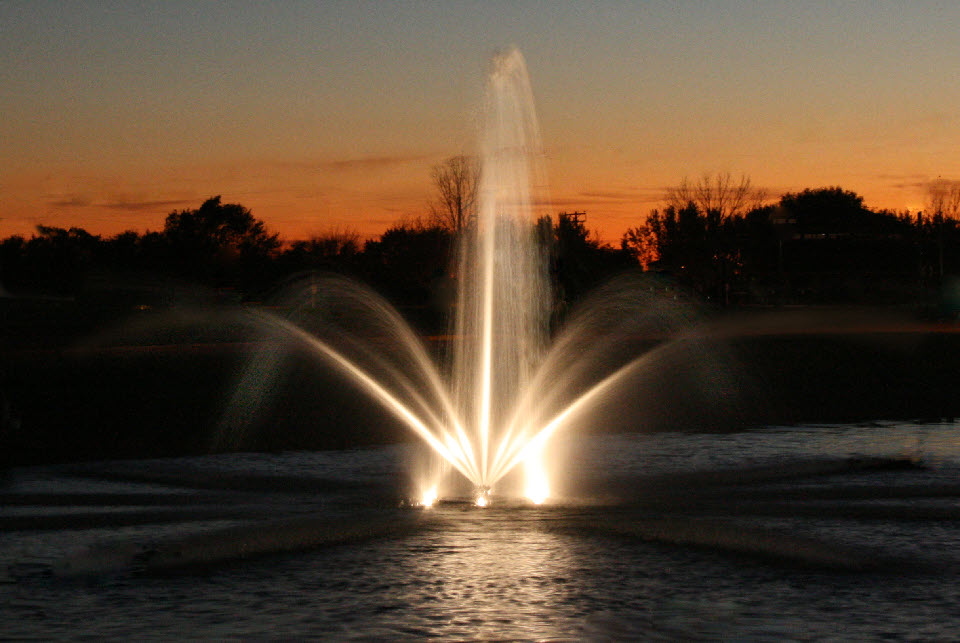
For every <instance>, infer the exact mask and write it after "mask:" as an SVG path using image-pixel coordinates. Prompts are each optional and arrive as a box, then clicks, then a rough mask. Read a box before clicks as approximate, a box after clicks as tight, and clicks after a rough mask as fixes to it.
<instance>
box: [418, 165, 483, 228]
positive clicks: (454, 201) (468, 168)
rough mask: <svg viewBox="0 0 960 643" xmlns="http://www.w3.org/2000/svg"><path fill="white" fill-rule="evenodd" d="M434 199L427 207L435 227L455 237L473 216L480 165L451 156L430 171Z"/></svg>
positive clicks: (468, 223)
mask: <svg viewBox="0 0 960 643" xmlns="http://www.w3.org/2000/svg"><path fill="white" fill-rule="evenodd" d="M431 177H432V178H433V183H434V185H435V186H436V188H437V196H436V198H435V199H434V201H433V202H432V203H431V204H430V214H431V218H432V220H433V223H434V224H435V225H438V226H440V227H443V228H446V229H448V230H450V231H451V232H453V233H455V234H459V233H460V232H462V231H463V229H464V228H466V227H467V226H468V225H470V222H471V221H472V220H473V218H474V216H475V215H476V202H477V187H478V184H479V180H480V166H479V164H478V162H477V159H476V158H474V157H472V156H463V155H461V156H452V157H450V158H448V159H447V160H445V161H444V162H442V163H438V164H437V165H435V166H434V167H433V171H432V172H431Z"/></svg>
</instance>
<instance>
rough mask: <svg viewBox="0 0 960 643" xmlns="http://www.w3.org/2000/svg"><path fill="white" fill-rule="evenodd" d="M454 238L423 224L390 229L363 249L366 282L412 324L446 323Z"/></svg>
mask: <svg viewBox="0 0 960 643" xmlns="http://www.w3.org/2000/svg"><path fill="white" fill-rule="evenodd" d="M453 240H454V237H453V234H452V233H451V231H450V230H449V229H447V228H445V227H441V226H438V225H425V224H423V223H422V222H419V221H417V222H413V223H406V224H399V225H395V226H393V227H391V228H390V229H388V230H387V231H386V232H384V233H383V235H381V237H380V238H379V239H375V240H371V241H367V242H366V244H364V249H363V258H362V262H363V267H364V273H365V276H366V280H367V281H368V282H370V283H371V284H372V285H373V286H374V287H376V288H377V289H378V290H379V291H380V292H382V293H383V294H384V295H386V296H387V297H388V298H389V299H391V300H393V301H394V303H396V304H397V305H399V306H403V307H405V308H406V309H407V312H408V314H409V315H410V316H412V317H415V318H416V319H415V320H414V321H417V322H420V323H421V324H423V325H426V326H429V327H432V328H436V327H437V325H438V324H443V323H445V322H446V312H447V311H446V310H445V308H446V306H447V305H449V303H450V301H449V298H448V297H447V291H448V290H449V289H450V288H452V283H451V281H450V266H451V258H452V257H451V251H452V248H453Z"/></svg>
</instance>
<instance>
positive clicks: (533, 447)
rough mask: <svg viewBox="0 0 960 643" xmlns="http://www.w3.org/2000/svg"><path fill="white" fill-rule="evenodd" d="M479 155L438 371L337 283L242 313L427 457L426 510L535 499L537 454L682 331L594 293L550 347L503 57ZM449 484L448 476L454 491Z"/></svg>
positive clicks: (391, 320)
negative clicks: (320, 366) (274, 309)
mask: <svg viewBox="0 0 960 643" xmlns="http://www.w3.org/2000/svg"><path fill="white" fill-rule="evenodd" d="M480 157H481V177H480V183H479V195H478V203H479V206H478V212H477V216H476V220H475V221H473V222H472V223H471V225H469V226H468V228H467V230H466V232H465V233H464V234H463V235H462V238H461V239H460V254H459V262H458V265H457V266H456V274H457V282H458V295H457V300H456V308H455V311H456V312H455V318H454V320H453V324H452V325H453V329H452V331H453V332H452V335H453V338H454V339H453V341H452V346H451V350H450V355H449V356H448V359H447V361H446V364H447V367H446V368H444V369H441V368H439V367H438V366H437V362H436V360H435V359H434V358H433V357H431V355H430V354H429V351H428V350H427V349H426V347H425V346H424V344H423V342H422V340H421V339H420V338H419V337H418V335H417V334H416V333H415V332H414V331H413V330H412V329H411V328H410V326H409V325H408V324H407V323H406V322H405V320H404V319H403V318H402V317H401V316H400V314H399V313H398V312H397V311H396V310H395V309H394V308H393V307H392V306H390V304H388V303H387V302H386V301H385V300H384V299H383V298H382V297H380V296H379V295H377V294H376V293H374V292H372V291H371V290H369V289H368V288H366V287H364V286H362V285H360V284H358V283H356V282H353V281H351V280H348V279H346V278H343V277H337V276H328V277H322V278H315V279H313V280H311V281H309V282H306V283H302V284H300V285H299V286H298V288H297V289H296V290H295V292H294V294H293V295H292V296H291V297H290V298H289V301H290V302H292V303H291V306H290V307H289V309H288V311H287V313H286V314H285V315H276V314H273V313H269V312H265V311H259V312H254V313H251V314H253V315H254V316H255V317H256V322H257V325H258V326H259V327H261V328H266V329H268V330H269V331H270V332H271V333H274V334H276V335H277V336H278V338H279V339H280V341H278V342H276V346H279V347H282V346H283V345H286V344H289V343H290V341H291V340H293V341H295V342H296V343H298V344H299V345H301V346H305V347H307V348H308V349H309V350H310V351H311V352H312V353H313V354H315V355H316V356H318V357H320V358H322V359H323V360H324V361H326V362H328V363H329V364H331V365H333V366H334V367H336V369H337V370H338V371H340V372H341V373H342V374H345V375H346V376H347V377H348V379H349V380H350V381H352V382H353V383H354V384H356V385H358V386H359V387H360V388H362V389H363V390H364V391H365V392H366V393H367V394H369V395H370V396H372V398H373V399H375V400H377V401H378V402H379V403H380V404H381V405H382V406H383V407H384V408H385V409H387V410H389V411H390V412H391V413H392V414H394V415H395V416H396V417H397V418H399V419H400V420H401V421H402V422H403V423H404V424H405V425H406V426H407V427H408V428H409V429H411V430H412V431H413V432H414V433H415V434H416V435H418V436H419V437H420V438H421V439H422V441H423V443H425V444H426V445H428V446H429V448H430V451H431V453H432V454H433V456H435V458H439V466H438V463H436V462H434V463H433V466H431V467H425V471H424V472H423V473H422V474H420V475H419V476H418V477H419V479H420V481H419V483H418V484H419V485H420V491H419V493H420V494H421V495H422V499H421V502H422V504H424V505H430V504H432V503H434V502H435V501H437V499H438V498H440V499H442V498H444V497H450V496H451V495H453V496H458V497H462V496H464V495H465V494H466V493H469V494H470V495H469V498H470V500H471V501H472V502H475V504H477V505H479V506H485V505H487V504H488V503H489V502H491V501H492V500H493V499H494V498H500V497H505V496H509V497H518V496H519V497H525V498H527V499H529V500H530V501H532V502H534V503H536V504H540V503H542V502H544V501H546V500H547V499H548V498H549V497H550V494H551V491H550V482H549V476H550V471H549V468H548V466H547V459H546V458H545V456H544V449H545V447H546V445H547V442H548V440H549V439H550V438H551V437H552V436H553V435H554V434H555V433H557V432H558V431H559V430H561V429H563V428H564V427H566V426H568V425H569V424H571V423H572V422H573V421H575V420H576V419H577V418H580V417H582V414H583V413H584V412H585V411H587V410H588V409H590V408H592V407H595V406H596V404H597V403H598V402H600V401H601V400H603V399H604V397H605V396H606V395H607V394H608V393H609V392H610V390H611V389H612V388H613V387H614V385H616V384H618V383H620V382H622V381H625V380H626V379H627V378H628V376H629V375H630V374H631V373H634V372H636V371H637V370H639V369H640V367H642V366H643V365H644V364H646V363H648V362H650V361H651V360H655V358H656V351H654V352H650V351H646V352H642V354H641V356H640V357H636V355H637V354H638V353H641V352H640V351H635V350H633V349H635V348H636V347H637V341H636V338H637V335H638V333H637V331H638V330H639V329H645V330H647V331H649V330H651V329H652V330H654V331H655V332H656V333H661V336H662V333H663V332H664V331H666V329H667V328H668V327H669V328H673V327H675V326H676V324H675V322H676V321H677V320H678V319H681V318H684V314H680V315H679V316H678V315H677V314H676V313H677V312H678V311H681V310H683V309H682V307H680V306H677V305H671V306H670V307H669V309H664V308H663V307H662V306H659V307H656V308H654V307H650V306H649V304H650V302H651V300H652V299H653V298H658V299H659V297H657V296H656V295H650V296H646V295H645V294H644V293H645V292H646V291H645V290H643V289H642V288H638V287H636V284H629V285H628V286H627V287H624V286H622V285H621V286H618V287H615V288H608V289H605V290H603V289H602V290H601V291H600V292H599V293H597V294H596V295H595V296H594V297H593V299H592V303H591V304H588V305H587V306H585V307H583V308H582V311H581V313H580V314H578V315H573V316H572V317H571V318H570V319H568V320H567V322H566V324H565V326H564V329H563V330H562V332H561V333H560V334H559V335H558V336H557V337H556V338H554V339H553V341H552V342H551V341H550V335H549V333H550V331H549V318H550V312H551V308H552V294H551V292H550V283H549V274H548V265H547V257H546V252H545V250H544V248H543V244H542V243H541V240H540V239H539V238H538V235H539V233H538V231H537V227H536V226H535V225H534V221H533V215H534V206H535V205H536V204H537V203H538V202H539V201H540V200H541V199H542V198H543V197H545V189H544V180H543V177H544V173H543V171H542V163H541V158H542V150H541V144H540V135H539V129H538V125H537V119H536V116H535V113H534V107H533V97H532V92H531V89H530V82H529V78H528V75H527V71H526V67H525V64H524V61H523V57H522V56H521V54H520V53H519V51H517V50H515V49H512V50H509V51H506V52H505V53H502V54H500V55H498V56H496V58H495V59H494V61H493V64H492V70H491V73H490V75H489V79H488V83H487V88H486V97H485V106H484V119H483V131H482V135H481V140H480ZM648 295H649V293H648ZM667 332H669V331H667ZM646 335H647V336H649V333H647V334H646ZM276 346H275V347H274V348H266V349H263V350H262V351H261V352H260V353H259V354H258V355H256V356H255V358H254V359H253V360H252V361H251V363H250V366H249V368H248V369H247V372H246V374H245V375H244V376H243V378H242V379H241V381H240V383H239V385H238V386H237V387H236V392H235V394H234V397H233V403H232V404H231V405H229V409H228V413H227V414H226V416H225V417H224V422H223V426H224V427H230V429H229V430H222V431H220V432H219V433H218V436H219V439H220V442H219V443H218V444H217V445H215V446H216V447H217V448H229V447H230V446H235V444H233V445H231V444H225V443H224V440H233V441H235V442H236V441H237V440H239V439H240V438H242V433H243V431H242V430H238V429H237V427H238V426H241V427H242V426H243V425H244V422H245V421H247V420H248V419H249V416H250V414H251V412H252V411H251V409H252V406H253V405H254V403H255V401H256V400H258V399H260V398H262V396H263V395H264V392H265V391H267V390H269V388H270V386H271V384H270V382H271V381H272V378H273V377H275V373H276V370H277V366H278V363H279V360H280V359H281V351H282V348H278V347H276ZM644 347H649V346H648V345H647V344H645V345H644ZM551 461H552V460H551ZM451 470H453V471H456V472H458V473H459V476H456V475H455V476H453V479H451V475H450V471H451ZM458 477H459V482H458V481H457V480H456V479H457V478H458ZM463 481H468V482H469V484H470V486H471V488H472V489H471V490H470V491H469V492H467V491H466V490H465V489H464V488H463V485H462V482H463Z"/></svg>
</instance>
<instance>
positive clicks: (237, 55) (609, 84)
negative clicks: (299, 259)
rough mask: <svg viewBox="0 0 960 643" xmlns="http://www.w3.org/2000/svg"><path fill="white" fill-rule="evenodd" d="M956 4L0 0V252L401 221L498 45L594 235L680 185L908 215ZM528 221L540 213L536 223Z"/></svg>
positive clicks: (959, 81) (952, 166)
mask: <svg viewBox="0 0 960 643" xmlns="http://www.w3.org/2000/svg"><path fill="white" fill-rule="evenodd" d="M958 28H960V3H955V2H944V3H934V2H921V3H914V2H910V3H908V2H902V3H887V2H863V3H857V2H828V3H822V4H821V3H815V2H806V1H804V2H795V1H794V2H783V3H776V2H757V3H753V2H751V3H746V2H744V3H734V2H722V3H699V2H671V3H652V2H644V3H641V2H625V3H619V2H494V1H490V0H486V1H476V2H452V1H446V2H436V3H427V2H386V1H384V2H369V3H368V2H346V1H345V2H292V1H285V2H277V3H272V2H271V3H261V2H196V1H192V2H176V1H173V0H158V1H156V2H140V1H134V0H127V1H122V2H116V3H112V2H42V1H38V0H30V1H29V2H19V1H12V0H4V1H3V2H0V88H2V89H0V113H2V118H0V158H2V165H0V237H6V236H9V235H11V234H24V235H29V234H31V233H32V231H33V230H34V228H35V226H36V225H37V224H45V225H53V226H62V227H69V226H80V227H83V228H86V229H87V230H88V231H90V232H93V233H97V234H106V235H110V234H115V233H117V232H120V231H123V230H127V229H133V230H138V231H141V232H142V231H145V230H148V229H152V230H157V229H160V228H162V226H163V220H164V217H165V216H166V215H167V214H168V213H170V212H171V211H173V210H177V209H183V208H194V207H197V206H199V205H200V203H201V202H202V201H203V200H204V199H206V198H207V197H209V196H213V195H216V194H220V195H222V197H223V200H224V201H225V202H237V203H242V204H243V205H245V206H247V207H249V208H250V209H251V210H252V211H253V213H254V215H255V216H257V217H258V218H261V219H263V220H265V221H266V222H267V225H268V227H269V228H270V229H271V230H273V231H276V232H279V233H280V234H281V235H282V236H283V237H284V238H287V239H296V238H305V237H308V236H310V235H312V234H319V233H324V232H328V231H330V230H334V229H339V230H346V229H349V230H356V231H358V232H360V233H361V234H363V235H375V234H379V233H380V232H382V231H383V230H384V229H386V228H387V227H388V226H389V225H390V224H392V223H396V222H398V221H400V220H402V219H404V218H410V217H415V216H417V215H422V214H424V213H425V212H426V210H427V203H428V201H429V199H430V197H431V195H432V185H431V181H430V169H431V167H432V166H433V165H434V164H436V163H437V162H439V161H441V160H442V159H443V158H445V157H448V156H451V155H454V154H460V153H471V152H472V151H473V148H474V141H475V139H476V122H477V113H478V109H479V105H480V99H481V96H482V91H483V82H484V80H483V79H484V73H485V69H486V66H487V63H488V60H489V58H490V56H491V54H492V53H493V52H495V51H496V50H497V49H500V48H503V47H505V46H508V45H516V46H518V47H519V48H520V49H521V51H522V52H523V53H524V56H525V57H526V59H527V65H528V68H529V71H530V75H531V79H532V83H533V90H534V94H535V96H536V100H537V111H538V113H539V116H540V121H541V123H540V125H541V131H542V134H543V138H544V145H545V149H546V154H547V172H548V175H549V179H550V189H551V194H552V196H553V200H554V204H553V207H552V208H548V209H547V210H548V211H549V212H551V213H555V212H556V211H560V210H573V209H577V210H586V212H587V225H588V227H590V228H592V229H595V230H597V231H598V232H599V233H600V236H601V238H602V239H603V240H606V241H611V242H616V241H618V240H619V238H620V236H621V234H622V233H623V231H624V230H625V229H626V228H627V227H629V226H634V225H637V224H639V223H640V222H641V221H642V220H643V218H644V216H645V215H646V214H647V213H648V212H649V211H650V209H651V208H653V207H656V206H657V205H658V202H659V201H660V199H661V198H662V196H663V192H664V189H665V188H666V187H668V186H671V185H675V184H677V183H678V182H679V181H680V180H681V179H682V178H684V177H685V176H688V177H691V178H697V177H698V176H700V175H701V174H703V173H705V172H709V173H716V172H731V173H732V174H734V175H739V174H741V173H743V174H746V175H748V176H749V177H750V178H751V179H752V180H753V182H754V184H756V185H758V186H762V187H765V188H767V189H768V190H769V191H770V192H771V194H773V195H776V194H779V193H782V192H783V191H791V190H800V189H803V188H806V187H823V186H830V185H839V186H841V187H843V188H845V189H848V190H853V191H856V192H857V193H859V194H861V195H862V196H864V198H865V200H866V203H867V205H868V206H870V207H874V208H893V209H898V210H902V209H904V208H911V209H916V208H918V207H921V206H922V204H923V198H924V184H925V183H926V182H927V181H929V180H932V179H936V178H937V177H942V178H945V179H960V38H958V37H957V33H958ZM544 213H548V212H544Z"/></svg>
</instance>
